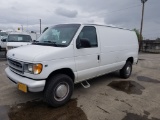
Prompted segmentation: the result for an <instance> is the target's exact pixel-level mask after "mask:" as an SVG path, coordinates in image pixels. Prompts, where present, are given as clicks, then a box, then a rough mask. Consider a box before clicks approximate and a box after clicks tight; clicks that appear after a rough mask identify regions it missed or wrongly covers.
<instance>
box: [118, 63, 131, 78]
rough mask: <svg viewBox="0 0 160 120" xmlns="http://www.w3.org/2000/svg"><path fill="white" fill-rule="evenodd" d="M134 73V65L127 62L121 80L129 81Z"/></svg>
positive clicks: (121, 72) (121, 71) (122, 70)
mask: <svg viewBox="0 0 160 120" xmlns="http://www.w3.org/2000/svg"><path fill="white" fill-rule="evenodd" d="M131 73H132V63H131V62H130V61H127V62H126V64H125V65H124V67H123V68H122V69H121V70H120V76H121V78H124V79H127V78H129V77H130V75H131Z"/></svg>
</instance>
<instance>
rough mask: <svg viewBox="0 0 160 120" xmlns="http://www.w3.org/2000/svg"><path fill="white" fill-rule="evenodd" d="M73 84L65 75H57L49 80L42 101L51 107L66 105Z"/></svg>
mask: <svg viewBox="0 0 160 120" xmlns="http://www.w3.org/2000/svg"><path fill="white" fill-rule="evenodd" d="M73 90H74V83H73V81H72V79H71V78H70V77H69V76H67V75H65V74H57V75H55V76H53V77H51V78H50V79H49V81H48V82H47V84H46V87H45V90H44V99H45V101H46V102H47V103H48V104H49V105H51V106H52V107H59V106H62V105H64V104H66V103H67V102H68V101H69V100H70V98H71V96H72V93H73Z"/></svg>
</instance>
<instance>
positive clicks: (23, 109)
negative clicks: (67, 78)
mask: <svg viewBox="0 0 160 120" xmlns="http://www.w3.org/2000/svg"><path fill="white" fill-rule="evenodd" d="M6 67H7V62H6V59H5V58H4V53H2V52H0V120H6V119H11V120H20V119H23V120H35V119H39V120H41V119H43V120H53V119H54V120H72V119H73V120H160V94H159V91H160V87H159V85H160V54H146V53H145V54H144V53H143V54H142V53H141V54H140V55H139V63H138V64H137V65H134V66H133V72H132V75H131V77H130V78H129V79H126V80H124V79H121V78H119V74H118V72H114V73H110V74H107V75H104V76H101V77H98V78H95V79H92V80H89V83H90V84H91V87H90V88H88V89H84V88H83V87H82V86H81V85H80V84H77V85H75V90H74V94H73V96H72V100H70V102H69V103H68V104H66V105H65V106H62V107H60V108H51V107H49V106H47V105H46V104H45V103H44V102H43V101H42V100H41V99H42V96H43V93H42V92H41V93H27V94H26V93H23V92H21V91H18V90H17V86H16V85H14V84H13V83H12V82H10V80H9V79H8V78H7V77H6V75H5V72H4V69H5V68H6Z"/></svg>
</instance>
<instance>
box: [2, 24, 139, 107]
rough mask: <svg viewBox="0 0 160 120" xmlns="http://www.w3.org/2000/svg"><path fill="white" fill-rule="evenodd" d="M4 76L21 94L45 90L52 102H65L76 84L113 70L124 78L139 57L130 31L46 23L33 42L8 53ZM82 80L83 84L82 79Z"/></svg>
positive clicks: (136, 43)
mask: <svg viewBox="0 0 160 120" xmlns="http://www.w3.org/2000/svg"><path fill="white" fill-rule="evenodd" d="M7 58H8V65H9V67H7V68H6V70H5V72H6V74H7V76H8V78H9V79H10V80H11V81H13V82H14V83H16V84H17V86H18V89H19V90H21V91H24V92H28V91H30V92H40V91H44V98H45V100H46V102H47V103H49V104H50V105H51V106H54V107H57V106H60V105H63V104H65V103H66V102H67V101H68V100H69V99H70V97H71V95H72V92H73V89H74V84H76V83H82V85H83V86H84V87H89V83H88V82H86V83H87V85H86V84H84V83H83V82H85V81H86V80H88V79H91V78H94V77H97V76H101V75H104V74H106V73H109V72H113V71H117V70H119V71H120V76H121V77H122V78H128V77H129V76H130V75H131V72H132V65H133V64H135V63H137V60H138V40H137V36H136V34H135V32H134V31H131V30H127V29H122V28H116V27H110V26H102V25H94V24H60V25H55V26H53V27H50V28H49V29H48V30H46V31H45V32H44V33H43V34H42V35H41V36H40V37H39V39H38V40H37V41H36V42H35V43H33V44H32V45H28V46H23V47H20V48H15V49H13V50H10V51H8V53H7ZM82 81H83V82H82Z"/></svg>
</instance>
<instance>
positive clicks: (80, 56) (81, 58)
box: [74, 26, 100, 82]
mask: <svg viewBox="0 0 160 120" xmlns="http://www.w3.org/2000/svg"><path fill="white" fill-rule="evenodd" d="M80 40H86V41H87V42H86V43H87V44H89V46H88V45H83V46H79V44H81V43H80ZM84 43H85V42H84ZM75 46H76V47H75V53H74V57H75V63H76V69H77V73H78V81H77V82H80V81H83V80H86V79H89V78H93V77H96V76H97V75H98V71H99V63H100V61H99V53H100V47H99V45H98V38H97V32H96V28H95V27H94V26H84V27H83V28H82V30H81V32H80V34H79V36H78V37H77V39H76V45H75Z"/></svg>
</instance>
